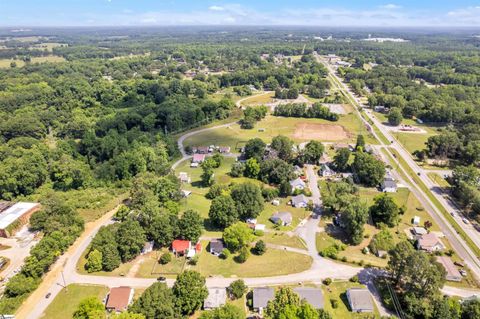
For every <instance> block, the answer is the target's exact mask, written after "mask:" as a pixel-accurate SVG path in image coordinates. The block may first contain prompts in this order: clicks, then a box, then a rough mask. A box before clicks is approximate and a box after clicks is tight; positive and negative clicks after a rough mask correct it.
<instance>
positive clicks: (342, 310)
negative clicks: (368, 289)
mask: <svg viewBox="0 0 480 319" xmlns="http://www.w3.org/2000/svg"><path fill="white" fill-rule="evenodd" d="M358 287H361V288H365V286H363V285H361V284H356V283H351V282H333V283H331V284H330V285H329V286H323V294H324V298H325V308H324V309H325V310H326V311H328V312H329V313H330V314H331V315H332V318H339V319H360V318H365V319H367V318H372V315H373V316H374V317H375V318H380V314H379V312H378V310H377V309H375V312H374V313H373V314H372V313H366V314H360V313H352V312H351V311H350V306H349V305H348V300H347V295H346V291H347V289H350V288H358ZM332 299H334V300H338V307H337V308H336V309H334V308H333V307H332V304H331V301H330V300H332Z"/></svg>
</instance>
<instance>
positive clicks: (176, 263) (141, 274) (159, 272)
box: [135, 249, 185, 278]
mask: <svg viewBox="0 0 480 319" xmlns="http://www.w3.org/2000/svg"><path fill="white" fill-rule="evenodd" d="M166 252H168V249H162V250H160V251H153V252H151V253H149V254H147V255H145V256H144V257H143V261H142V263H141V264H140V267H139V268H138V271H137V273H136V274H135V277H138V278H157V277H159V276H164V277H175V276H176V275H178V274H180V273H181V272H182V270H183V268H184V266H185V258H184V257H178V258H177V257H174V256H173V254H172V261H171V262H169V263H168V264H166V265H162V264H160V263H159V262H158V259H159V258H160V256H161V255H162V254H163V253H166Z"/></svg>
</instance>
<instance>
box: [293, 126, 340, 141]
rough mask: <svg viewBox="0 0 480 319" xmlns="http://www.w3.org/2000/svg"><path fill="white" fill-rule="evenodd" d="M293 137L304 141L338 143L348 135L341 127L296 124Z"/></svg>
mask: <svg viewBox="0 0 480 319" xmlns="http://www.w3.org/2000/svg"><path fill="white" fill-rule="evenodd" d="M294 137H295V138H298V139H304V140H311V139H314V140H327V141H340V140H345V139H347V138H349V133H348V131H347V130H345V128H344V127H343V126H341V125H334V124H313V123H298V124H296V125H295V133H294Z"/></svg>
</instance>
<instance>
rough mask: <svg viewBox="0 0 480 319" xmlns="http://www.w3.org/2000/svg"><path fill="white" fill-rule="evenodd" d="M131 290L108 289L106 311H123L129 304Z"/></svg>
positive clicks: (120, 288) (122, 288) (123, 288)
mask: <svg viewBox="0 0 480 319" xmlns="http://www.w3.org/2000/svg"><path fill="white" fill-rule="evenodd" d="M131 296H132V297H133V294H132V288H130V287H116V288H112V289H110V293H109V294H108V300H107V304H106V305H105V308H107V310H115V311H124V310H126V309H127V307H128V305H129V304H130V302H131Z"/></svg>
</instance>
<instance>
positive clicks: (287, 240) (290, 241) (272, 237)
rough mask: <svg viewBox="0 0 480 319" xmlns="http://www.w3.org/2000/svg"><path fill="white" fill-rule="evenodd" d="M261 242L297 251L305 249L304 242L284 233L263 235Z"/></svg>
mask: <svg viewBox="0 0 480 319" xmlns="http://www.w3.org/2000/svg"><path fill="white" fill-rule="evenodd" d="M259 239H262V240H263V241H265V242H266V243H269V244H273V245H281V246H288V247H293V248H299V249H306V245H305V243H304V241H303V240H302V239H301V238H300V237H298V236H295V235H290V234H288V233H285V232H276V231H274V232H269V233H266V234H265V235H263V236H262V237H261V238H259Z"/></svg>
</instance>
